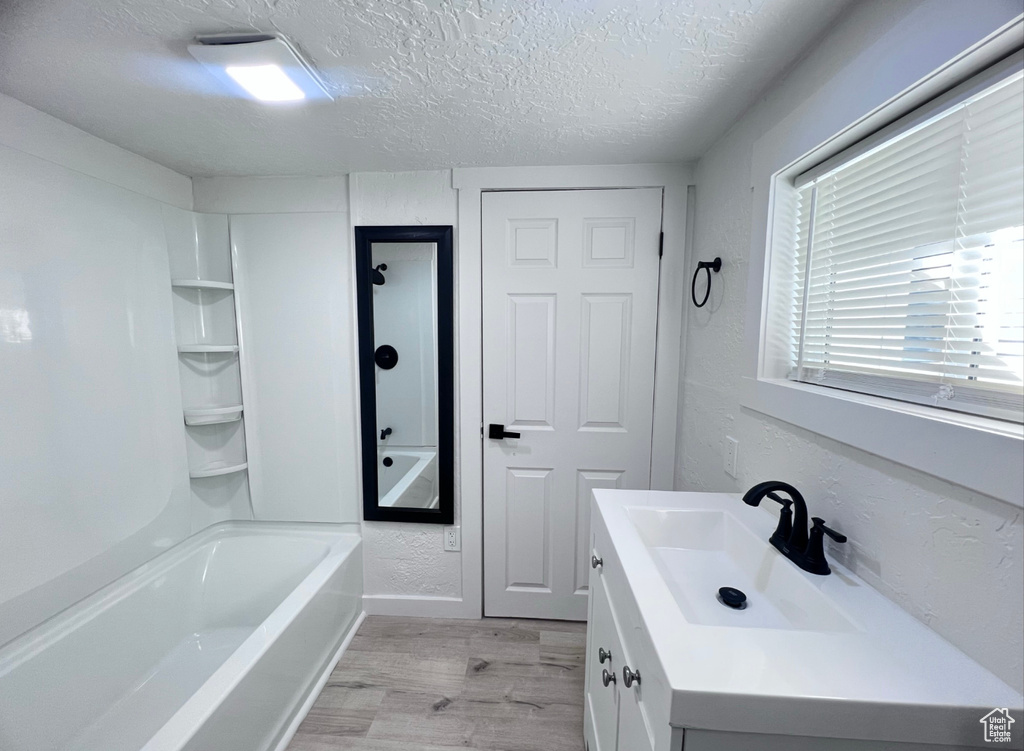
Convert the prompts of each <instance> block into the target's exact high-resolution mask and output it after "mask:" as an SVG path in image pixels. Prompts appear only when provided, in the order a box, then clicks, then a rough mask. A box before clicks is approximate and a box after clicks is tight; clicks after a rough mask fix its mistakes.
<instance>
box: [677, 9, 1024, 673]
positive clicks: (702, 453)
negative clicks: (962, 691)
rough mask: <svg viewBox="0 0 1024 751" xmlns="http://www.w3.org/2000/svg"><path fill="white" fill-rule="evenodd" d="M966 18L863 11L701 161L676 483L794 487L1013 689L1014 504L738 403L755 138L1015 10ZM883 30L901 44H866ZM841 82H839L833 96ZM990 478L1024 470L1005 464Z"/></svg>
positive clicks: (1017, 583) (1017, 516) (865, 572)
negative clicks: (701, 300)
mask: <svg viewBox="0 0 1024 751" xmlns="http://www.w3.org/2000/svg"><path fill="white" fill-rule="evenodd" d="M978 10H979V8H977V7H974V6H968V5H964V4H959V5H958V4H956V3H950V2H907V3H903V4H884V3H865V4H864V5H862V6H860V7H858V8H857V9H856V10H855V11H854V12H853V13H851V14H850V15H849V16H847V17H846V18H844V19H843V22H842V23H840V24H838V25H837V26H836V27H835V28H834V30H833V31H832V32H831V33H830V34H829V36H828V37H826V39H825V40H824V42H823V44H822V47H820V48H818V49H817V50H816V51H814V52H812V53H811V54H810V55H809V56H808V57H807V58H806V59H805V60H804V61H802V62H801V63H800V64H799V65H798V66H797V67H796V68H795V69H794V70H793V71H791V72H790V74H789V75H788V76H787V77H786V78H785V79H783V80H782V81H781V82H779V83H778V84H777V85H776V87H774V88H773V89H772V90H771V91H770V92H769V93H768V95H767V96H766V98H765V99H764V100H763V101H762V102H761V104H759V105H758V106H757V107H756V108H754V109H753V110H751V111H750V112H748V113H747V114H746V115H745V116H744V117H743V118H742V119H741V120H740V121H739V123H738V124H737V125H736V126H735V127H734V128H733V129H732V130H731V131H730V132H729V133H727V134H726V135H725V136H724V137H723V138H722V140H720V141H719V142H718V143H717V144H715V146H714V147H712V148H711V150H710V151H709V152H708V153H707V154H706V155H705V156H704V157H703V158H702V159H701V161H700V162H699V164H698V168H697V185H698V196H697V213H696V223H695V238H694V249H693V250H692V251H691V253H692V254H693V255H691V258H690V265H691V268H692V267H693V265H694V264H695V263H696V260H697V259H698V258H713V257H715V256H716V255H720V256H721V257H722V259H723V261H724V268H723V270H722V273H721V274H719V275H718V276H716V277H715V279H714V294H713V295H712V300H711V302H710V303H709V304H708V306H707V307H706V308H704V309H703V310H699V311H697V310H694V309H692V308H691V310H690V315H689V320H688V329H687V333H686V336H687V339H686V360H685V363H684V372H685V377H684V379H683V381H682V383H681V399H680V404H681V405H682V410H681V412H680V415H681V417H680V423H679V440H678V446H679V449H678V451H679V456H678V463H677V476H676V487H677V488H679V489H684V490H697V489H708V490H719V491H740V490H743V489H745V488H747V487H749V486H750V485H752V484H754V483H755V482H758V481H761V480H766V479H785V480H788V481H791V482H793V483H794V484H796V485H797V486H798V487H799V488H800V489H801V491H802V492H803V493H804V495H805V496H806V497H807V498H808V502H809V504H810V505H811V507H812V510H813V512H814V513H816V514H818V515H820V516H823V517H824V518H825V519H827V520H828V521H829V522H830V523H831V524H832V525H833V526H835V527H837V528H838V529H840V530H842V531H843V532H844V533H846V534H847V535H848V536H849V537H850V540H851V542H850V544H848V545H846V546H833V548H834V549H833V550H832V554H833V555H835V556H836V557H837V558H839V559H841V560H843V561H844V562H845V563H847V564H848V565H850V566H851V567H852V568H853V569H854V570H855V571H856V572H857V573H858V574H860V575H861V576H862V577H864V578H865V579H866V580H867V581H868V582H869V583H870V584H872V585H873V586H875V587H876V588H878V589H879V590H880V591H881V592H882V593H883V594H885V595H886V596H887V597H889V598H891V599H893V600H894V601H895V602H897V603H898V604H899V605H900V606H901V607H903V608H905V609H906V610H908V611H909V612H910V613H911V614H913V615H914V616H915V617H917V618H918V619H920V620H922V621H923V622H925V623H926V624H928V625H929V626H930V627H932V628H933V629H935V630H936V631H938V632H939V633H940V634H942V635H943V636H944V637H945V638H947V639H949V640H950V641H951V642H953V643H954V644H955V645H957V646H958V647H960V648H961V649H962V650H964V651H965V652H967V653H968V654H969V655H971V656H972V657H973V658H974V659H976V660H978V661H979V662H981V663H982V664H983V665H985V666H986V667H988V668H989V669H991V670H992V671H993V672H995V673H996V674H997V675H999V676H1000V677H1001V678H1002V679H1003V680H1005V681H1007V682H1008V683H1010V685H1012V686H1014V687H1016V688H1017V690H1021V687H1022V680H1024V678H1022V651H1024V649H1022V634H1024V574H1022V569H1024V560H1022V550H1024V544H1022V529H1024V527H1022V522H1021V519H1022V513H1021V510H1020V509H1018V508H1015V507H1012V506H1009V505H1007V504H1004V503H1002V502H999V501H996V500H994V499H991V498H988V497H985V496H981V495H978V494H976V493H972V492H970V491H969V490H966V489H965V488H962V487H958V486H955V485H951V484H949V483H947V482H944V481H941V480H938V479H936V478H933V477H930V476H928V475H925V474H923V473H921V472H917V471H915V470H913V469H910V468H908V467H905V466H901V465H898V464H895V463H893V462H890V461H887V460H885V459H883V458H880V457H878V456H874V455H871V454H868V453H865V452H863V451H860V450H857V449H853V448H850V447H848V446H845V445H842V444H839V443H836V442H834V441H831V440H828V439H825V438H822V437H821V436H818V435H815V434H812V433H809V432H807V431H804V430H801V429H798V428H795V427H794V426H791V425H788V424H786V423H782V422H779V421H776V420H774V419H771V418H768V417H766V416H764V415H761V414H758V413H755V412H752V411H750V410H748V409H744V408H741V406H740V403H739V393H740V378H741V375H742V374H743V367H744V363H745V362H746V354H747V353H745V352H744V351H743V347H744V316H745V312H746V305H747V301H746V295H747V279H746V275H747V271H748V253H749V249H750V244H751V210H752V202H753V200H754V199H753V198H752V196H753V194H752V188H751V174H750V167H751V151H752V148H753V145H754V143H755V141H756V140H757V139H758V138H759V137H760V136H761V135H763V134H764V133H765V132H766V131H767V130H769V129H770V128H772V127H773V126H774V125H775V124H776V123H778V122H779V121H780V120H781V119H782V116H783V115H785V114H787V113H788V112H790V111H792V110H794V109H796V108H797V107H799V106H801V105H803V104H804V103H805V102H806V101H808V100H810V99H811V98H812V95H813V94H816V92H817V93H819V94H820V92H825V93H824V94H822V95H821V96H819V99H818V101H820V100H821V99H823V98H825V97H826V96H829V95H831V96H836V95H842V96H844V97H851V96H861V97H862V98H864V99H865V100H870V98H871V96H872V95H873V94H872V92H873V91H874V87H876V86H877V81H875V80H872V76H870V75H867V74H866V73H865V70H864V68H865V67H867V66H868V65H874V66H877V65H878V63H879V59H880V57H882V58H883V59H885V58H887V59H888V63H889V64H892V65H897V64H899V60H900V56H903V55H915V56H920V55H921V54H922V53H924V52H928V53H929V54H931V55H936V54H941V55H942V57H941V59H948V58H950V57H952V56H953V55H955V54H956V53H957V52H959V51H960V50H962V49H964V48H965V47H967V46H968V45H969V44H970V43H971V42H972V41H974V40H976V39H980V38H982V36H984V34H985V33H987V32H988V31H990V30H992V29H994V28H995V27H996V26H997V25H998V24H999V23H1000V22H1002V20H1007V19H1009V18H1010V17H1012V15H1013V14H1014V13H1017V12H1019V11H1020V5H1019V3H1017V4H1016V10H1014V4H1013V3H1005V4H998V3H992V4H988V5H987V6H986V8H985V10H986V11H987V12H988V13H989V15H988V16H987V17H985V18H981V17H980V16H979V15H978V13H977V11H978ZM928 19H932V20H931V21H929V20H928ZM954 29H955V30H956V32H954V31H953V30H954ZM886 32H891V33H892V38H893V39H899V44H898V45H895V46H893V47H891V48H884V47H881V45H879V46H876V47H874V48H872V47H871V45H872V44H874V43H875V40H878V39H881V38H882V37H883V35H884V34H885V33H886ZM883 67H884V66H883ZM840 80H842V81H845V82H846V84H845V86H846V87H845V88H844V89H843V90H842V91H841V92H840V91H834V90H832V91H830V90H829V89H835V88H836V86H837V84H836V82H837V81H840ZM813 116H814V112H813V111H811V112H808V117H813ZM762 187H764V186H762ZM758 194H759V195H762V196H763V195H765V192H764V191H761V190H759V191H758ZM727 435H729V436H732V437H734V438H737V439H739V441H740V452H739V479H738V480H734V479H732V478H731V477H729V476H728V475H726V474H725V472H724V471H723V469H722V458H723V442H724V439H725V436H727ZM993 471H1003V472H1007V471H1013V472H1020V471H1024V470H1022V467H1021V466H1020V465H1019V464H1018V465H1017V466H1016V467H993Z"/></svg>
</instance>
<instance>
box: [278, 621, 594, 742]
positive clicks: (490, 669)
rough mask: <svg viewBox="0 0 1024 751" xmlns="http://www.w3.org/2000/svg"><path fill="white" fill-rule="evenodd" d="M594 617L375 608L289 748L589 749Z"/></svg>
mask: <svg viewBox="0 0 1024 751" xmlns="http://www.w3.org/2000/svg"><path fill="white" fill-rule="evenodd" d="M585 631H586V624H584V623H567V622H562V621H529V620H505V619H494V618H486V619H484V620H481V621H464V620H439V619H428V618H393V617H385V616H369V617H367V618H366V620H365V621H364V622H363V624H362V626H361V627H360V628H359V632H358V633H357V634H356V635H355V637H354V638H353V639H352V643H351V645H350V646H349V648H348V650H347V651H346V652H345V654H344V655H343V656H342V658H341V660H340V661H339V662H338V666H337V668H335V669H334V672H333V673H332V674H331V677H330V678H329V679H328V681H327V685H326V686H324V690H323V691H322V692H321V693H320V696H319V697H318V698H317V700H316V703H315V704H314V705H313V708H312V709H311V710H310V712H309V714H308V715H307V716H306V719H305V720H304V721H303V722H302V725H301V726H300V727H299V730H298V732H297V733H296V734H295V738H294V739H293V740H292V742H291V745H290V746H289V747H288V749H289V751H339V750H342V749H344V750H345V751H410V750H415V751H455V750H456V749H461V751H582V749H583V673H584V665H583V660H584V652H585V649H586V633H585Z"/></svg>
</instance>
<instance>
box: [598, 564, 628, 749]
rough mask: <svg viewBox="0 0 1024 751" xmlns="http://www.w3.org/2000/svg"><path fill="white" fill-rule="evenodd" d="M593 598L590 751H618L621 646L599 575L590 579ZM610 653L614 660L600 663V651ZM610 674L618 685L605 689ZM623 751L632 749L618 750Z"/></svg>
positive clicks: (610, 685)
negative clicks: (617, 723) (607, 675)
mask: <svg viewBox="0 0 1024 751" xmlns="http://www.w3.org/2000/svg"><path fill="white" fill-rule="evenodd" d="M590 597H591V608H592V610H591V620H590V629H591V640H590V649H589V650H588V651H587V668H588V674H589V676H590V677H589V680H588V682H587V710H588V713H589V715H590V735H591V742H590V751H616V717H617V715H618V711H617V709H618V708H617V704H618V689H619V685H618V682H619V681H621V680H622V676H621V675H620V673H621V669H620V668H621V666H622V664H623V663H622V646H621V645H620V644H619V638H618V634H617V633H616V631H615V619H614V618H613V617H612V610H611V606H610V605H609V602H608V593H607V592H606V591H605V587H604V581H603V580H602V578H601V575H600V573H599V572H593V573H591V575H590ZM602 649H603V650H604V651H605V652H608V653H611V657H610V658H607V657H606V659H605V661H604V662H603V663H602V662H601V661H600V650H602ZM605 671H607V672H608V673H609V674H611V675H612V676H614V678H615V681H616V682H615V683H609V684H608V685H607V686H605V685H604V680H603V675H604V673H605ZM619 749H621V751H627V750H630V749H631V747H630V746H628V745H626V746H619Z"/></svg>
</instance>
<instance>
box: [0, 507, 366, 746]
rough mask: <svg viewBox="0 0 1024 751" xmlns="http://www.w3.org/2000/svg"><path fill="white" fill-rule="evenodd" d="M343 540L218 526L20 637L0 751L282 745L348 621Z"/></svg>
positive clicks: (5, 654)
mask: <svg viewBox="0 0 1024 751" xmlns="http://www.w3.org/2000/svg"><path fill="white" fill-rule="evenodd" d="M357 529H358V527H356V526H355V525H341V524H338V525H334V524H278V523H270V522H228V523H225V524H218V525H216V526H214V527H210V528H209V529H206V530H204V531H202V532H200V533H199V534H197V535H194V536H192V537H190V538H189V539H187V540H185V541H184V542H182V543H181V544H180V545H176V546H175V547H174V548H172V549H170V550H168V551H167V552H165V553H164V554H162V555H160V556H159V557H157V558H155V559H153V560H152V561H150V562H149V563H147V564H145V565H144V566H142V567H140V568H138V569H136V570H135V571H132V572H131V573H129V574H127V575H126V576H124V577H122V578H121V579H118V580H117V581H115V582H114V583H112V584H110V585H109V586H107V587H105V588H103V589H101V590H99V591H98V592H96V593H94V594H93V595H91V596H89V597H87V598H86V599H85V600H83V601H81V602H79V603H77V604H76V605H74V606H73V607H71V608H69V609H68V610H66V611H64V612H63V613H61V614H59V615H57V616H56V617H54V618H52V619H50V620H49V621H47V622H45V623H43V624H42V625H40V626H39V627H37V628H35V629H33V630H32V631H29V632H28V633H26V634H24V635H22V636H21V637H19V638H18V639H16V640H15V641H13V642H11V643H10V644H8V645H7V646H6V647H4V648H3V649H2V650H0V748H2V749H4V751H29V750H31V751H42V750H43V749H47V750H49V749H76V750H78V749H81V750H84V749H89V750H90V751H121V750H122V749H124V750H128V749H131V750H132V751H138V749H145V751H171V750H172V749H173V750H178V749H189V750H190V751H200V750H201V751H212V750H214V749H216V750H218V751H221V750H223V751H234V750H237V751H260V750H262V749H270V748H275V747H277V746H282V747H283V746H284V745H285V744H286V743H287V741H288V739H289V738H290V736H291V734H292V733H293V732H294V728H295V726H296V725H297V723H298V720H299V719H301V716H300V715H301V713H303V712H304V711H305V710H306V709H308V705H309V702H310V701H311V699H312V696H313V691H314V689H315V690H319V688H320V683H321V682H322V678H323V677H325V676H326V675H327V673H328V672H329V670H330V667H331V666H333V663H334V662H335V661H336V659H337V656H338V655H339V654H340V647H341V645H342V644H343V642H344V641H345V639H346V637H347V636H348V634H349V633H350V631H351V630H352V628H353V627H354V626H355V625H357V620H358V618H359V617H360V614H361V611H362V605H361V594H362V556H361V555H360V553H359V535H358V533H357V532H356V530H357Z"/></svg>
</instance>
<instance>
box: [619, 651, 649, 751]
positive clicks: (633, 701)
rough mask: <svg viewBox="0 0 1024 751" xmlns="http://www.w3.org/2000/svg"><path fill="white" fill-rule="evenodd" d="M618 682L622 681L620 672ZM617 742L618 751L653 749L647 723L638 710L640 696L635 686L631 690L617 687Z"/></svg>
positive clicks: (646, 750)
mask: <svg viewBox="0 0 1024 751" xmlns="http://www.w3.org/2000/svg"><path fill="white" fill-rule="evenodd" d="M619 681H622V671H621V670H620V671H619ZM617 742H618V751H653V749H654V745H653V743H652V741H651V735H650V732H649V731H648V730H647V723H646V721H645V720H644V715H643V712H642V711H641V709H640V696H639V694H638V692H637V687H636V685H635V684H634V686H633V688H626V686H625V684H623V685H621V686H619V732H618V741H617Z"/></svg>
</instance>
